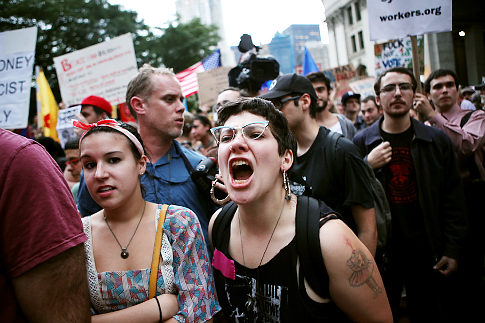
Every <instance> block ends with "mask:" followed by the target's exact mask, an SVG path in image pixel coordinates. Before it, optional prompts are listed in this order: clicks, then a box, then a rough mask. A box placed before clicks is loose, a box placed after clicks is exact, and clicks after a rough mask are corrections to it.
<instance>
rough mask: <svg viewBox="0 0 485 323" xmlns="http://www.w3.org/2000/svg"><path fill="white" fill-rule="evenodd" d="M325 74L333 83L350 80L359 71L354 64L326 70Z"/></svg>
mask: <svg viewBox="0 0 485 323" xmlns="http://www.w3.org/2000/svg"><path fill="white" fill-rule="evenodd" d="M323 74H324V75H325V76H326V77H327V78H328V79H329V80H330V82H331V83H334V82H341V81H348V80H351V79H353V78H355V77H356V76H357V72H356V71H355V69H354V67H353V65H352V64H348V65H342V66H338V67H335V68H331V69H328V70H324V71H323Z"/></svg>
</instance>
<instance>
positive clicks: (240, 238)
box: [237, 199, 286, 268]
mask: <svg viewBox="0 0 485 323" xmlns="http://www.w3.org/2000/svg"><path fill="white" fill-rule="evenodd" d="M285 205H286V201H285V199H283V206H282V207H281V211H280V215H279V216H278V220H276V224H275V226H274V228H273V232H271V236H270V237H269V240H268V243H267V244H266V248H265V249H264V252H263V256H262V257H261V260H260V261H259V265H258V268H259V267H261V264H262V263H263V259H264V255H266V251H267V250H268V247H269V244H270V243H271V239H273V235H274V233H275V231H276V227H277V226H278V223H279V222H280V218H281V215H282V214H283V210H284V209H285ZM237 218H238V221H239V240H240V243H241V254H242V258H243V265H244V266H245V267H246V259H245V258H244V248H243V243H242V233H241V216H240V213H239V210H238V212H237Z"/></svg>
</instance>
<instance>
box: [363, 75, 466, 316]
mask: <svg viewBox="0 0 485 323" xmlns="http://www.w3.org/2000/svg"><path fill="white" fill-rule="evenodd" d="M416 87H417V82H416V79H415V78H414V75H413V74H412V73H411V72H410V71H409V70H407V69H405V68H402V67H397V68H391V69H389V70H386V71H384V72H383V73H382V74H381V75H380V76H379V78H378V79H377V81H376V83H375V84H374V90H375V93H376V95H377V96H376V100H377V103H378V104H379V105H380V106H381V107H382V110H383V114H384V116H383V117H382V118H381V119H379V121H378V122H376V123H374V124H373V125H372V126H370V127H369V128H366V129H364V130H362V132H359V133H357V135H356V136H355V137H354V143H355V144H356V145H357V146H358V147H359V148H360V150H361V152H362V154H363V155H364V156H367V158H370V156H371V154H372V153H373V152H374V151H375V150H381V151H382V153H383V154H384V155H386V154H387V153H388V152H387V148H390V149H392V151H391V154H390V156H389V158H384V159H383V162H382V164H381V165H379V166H378V167H375V168H374V172H375V175H376V177H377V178H378V179H379V181H380V182H381V183H382V185H383V187H384V189H385V191H386V195H387V197H388V201H389V205H390V207H391V214H392V225H391V232H392V235H391V237H390V240H389V249H390V251H389V253H388V256H389V265H388V268H387V271H386V272H384V273H383V279H384V284H385V286H386V290H387V293H388V295H389V301H390V303H391V307H392V309H393V314H394V318H395V320H396V321H397V320H398V318H399V315H400V311H399V308H400V306H399V305H400V300H401V295H402V291H403V287H405V289H406V299H407V306H408V312H409V317H410V319H411V322H457V321H455V320H456V319H457V317H455V316H454V315H456V314H458V313H457V312H456V309H457V308H458V305H457V304H458V303H457V301H458V300H459V299H458V298H459V297H462V295H460V294H459V293H457V286H456V271H457V268H458V261H459V259H460V256H461V253H462V249H463V246H464V242H465V238H466V234H467V219H466V215H465V198H464V194H463V186H462V184H461V180H460V175H459V172H458V167H457V161H456V157H455V153H454V151H453V146H452V144H451V141H450V139H449V138H448V136H447V135H446V134H445V133H443V132H442V131H441V130H438V129H434V128H432V127H428V126H425V125H424V124H422V123H421V122H419V121H417V120H415V119H413V118H411V117H410V115H409V111H410V110H411V109H412V106H413V101H414V99H415V97H416V94H415V91H416ZM383 145H386V146H385V147H383ZM458 321H461V320H458Z"/></svg>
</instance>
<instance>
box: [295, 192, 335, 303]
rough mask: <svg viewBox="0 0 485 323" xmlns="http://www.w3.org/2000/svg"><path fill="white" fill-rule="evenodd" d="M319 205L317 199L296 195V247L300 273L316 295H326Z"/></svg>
mask: <svg viewBox="0 0 485 323" xmlns="http://www.w3.org/2000/svg"><path fill="white" fill-rule="evenodd" d="M319 222H320V206H319V203H318V200H316V199H314V198H312V197H309V196H303V195H302V196H298V201H297V208H296V228H295V231H296V232H295V234H296V248H297V251H298V256H299V259H300V275H303V277H305V278H306V280H307V283H308V284H309V285H310V287H311V288H312V289H313V290H314V291H315V292H316V293H317V294H318V295H327V294H328V288H327V290H325V288H324V287H323V286H326V285H328V284H325V283H324V281H323V279H322V278H323V277H322V276H324V275H322V273H324V272H326V268H325V264H324V262H323V257H322V251H321V247H320V236H319V234H320V223H319Z"/></svg>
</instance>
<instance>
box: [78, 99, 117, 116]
mask: <svg viewBox="0 0 485 323" xmlns="http://www.w3.org/2000/svg"><path fill="white" fill-rule="evenodd" d="M81 105H83V106H84V105H92V106H95V107H97V108H100V109H101V110H103V111H105V112H106V113H107V114H108V116H109V117H111V112H112V110H113V108H112V107H111V104H110V103H109V102H108V101H106V100H105V99H103V98H102V97H100V96H96V95H90V96H88V97H87V98H85V99H84V100H83V101H82V102H81Z"/></svg>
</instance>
